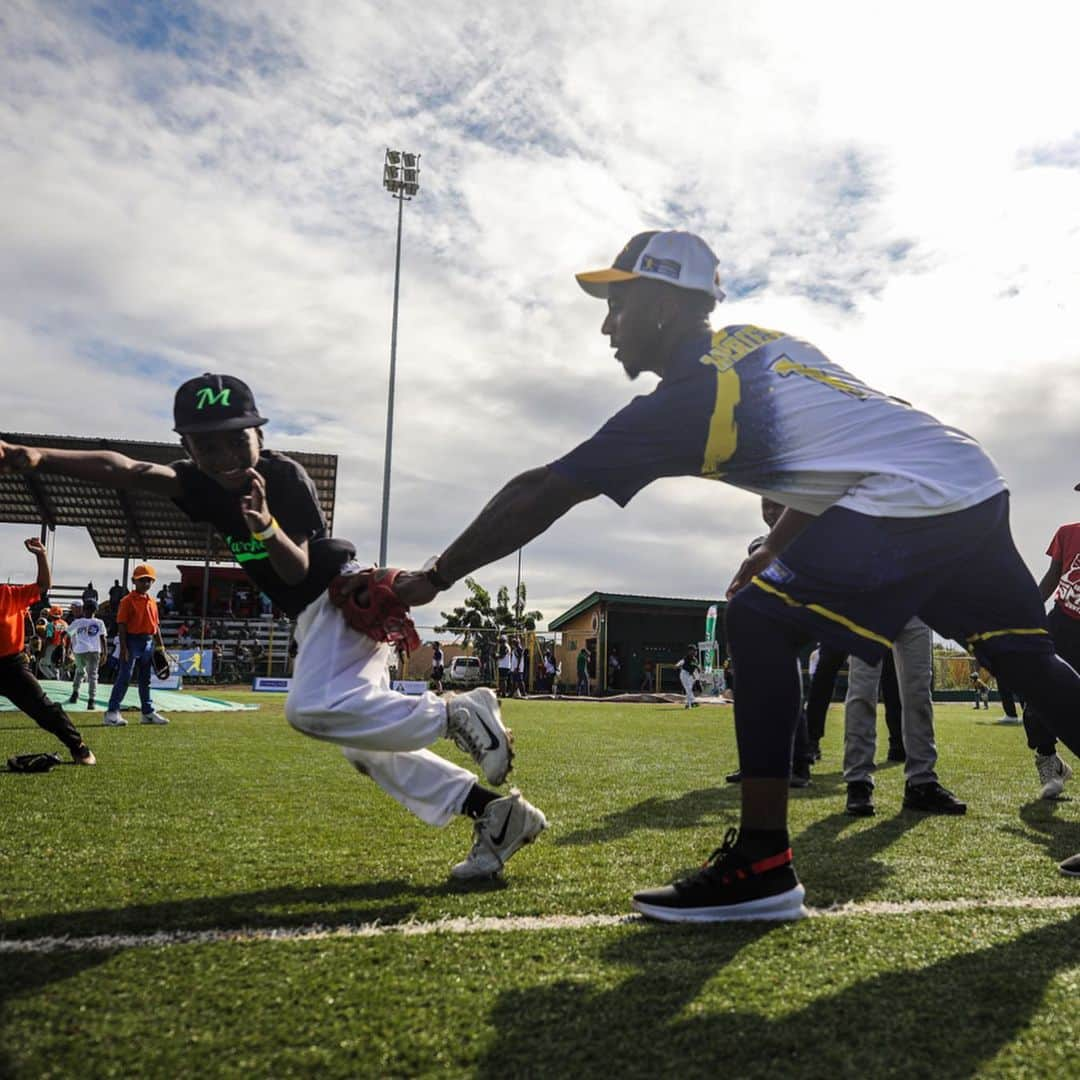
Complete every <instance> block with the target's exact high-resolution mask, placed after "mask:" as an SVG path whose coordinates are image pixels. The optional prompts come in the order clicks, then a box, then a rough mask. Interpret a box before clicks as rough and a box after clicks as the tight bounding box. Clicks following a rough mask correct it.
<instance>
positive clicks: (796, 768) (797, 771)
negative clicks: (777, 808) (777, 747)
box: [788, 761, 813, 788]
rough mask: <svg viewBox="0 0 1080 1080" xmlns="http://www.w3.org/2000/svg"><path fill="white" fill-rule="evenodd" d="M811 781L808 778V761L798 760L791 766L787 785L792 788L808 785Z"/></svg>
mask: <svg viewBox="0 0 1080 1080" xmlns="http://www.w3.org/2000/svg"><path fill="white" fill-rule="evenodd" d="M812 783H813V781H812V780H811V779H810V762H809V761H804V762H800V763H799V764H798V765H792V766H791V779H790V780H789V781H788V785H789V786H790V787H793V788H805V787H809V786H810V785H811V784H812Z"/></svg>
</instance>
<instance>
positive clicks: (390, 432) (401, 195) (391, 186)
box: [379, 147, 420, 566]
mask: <svg viewBox="0 0 1080 1080" xmlns="http://www.w3.org/2000/svg"><path fill="white" fill-rule="evenodd" d="M383 187H384V188H386V190H387V191H389V192H390V195H391V196H392V197H393V198H395V199H397V201H398V219H397V250H396V253H395V255H394V319H393V323H392V326H391V330H390V388H389V390H388V391H387V397H386V451H385V453H384V454H383V491H382V526H381V528H380V530H379V565H380V566H385V565H386V540H387V535H388V532H389V527H390V455H391V450H392V448H393V444H394V379H395V377H396V374H397V318H398V292H399V289H400V285H401V221H402V216H403V213H404V210H405V204H406V203H407V202H409V201H410V200H411V199H412V198H413V197H414V196H415V195H416V194H417V192H419V190H420V155H419V154H411V153H408V152H406V151H404V150H391V149H390V148H389V147H387V150H386V157H385V159H384V160H383Z"/></svg>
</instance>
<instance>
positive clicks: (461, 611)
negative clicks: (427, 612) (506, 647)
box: [435, 577, 544, 645]
mask: <svg viewBox="0 0 1080 1080" xmlns="http://www.w3.org/2000/svg"><path fill="white" fill-rule="evenodd" d="M465 587H466V588H467V589H468V590H469V595H468V596H467V597H466V598H465V603H464V604H459V605H458V606H457V607H456V608H454V610H453V611H443V612H441V613H440V614H441V615H442V620H443V622H442V625H441V626H436V627H435V630H436V632H438V633H447V632H449V633H452V634H458V635H460V636H461V640H462V644H463V645H475V644H479V643H480V642H482V641H484V640H485V638H488V639H490V638H492V637H494V635H495V633H513V632H514V631H517V630H535V629H536V623H537V621H538V620H540V619H542V618H543V617H544V613H543V612H542V611H526V610H525V600H526V595H527V594H526V591H525V582H524V581H523V582H522V583H521V584H520V585H519V586H518V592H517V603H516V604H515V605H514V606H513V607H511V606H510V590H509V588H508V587H507V586H505V585H503V586H502V587H501V588H500V589H499V591H498V592H497V593H496V594H495V604H494V606H492V603H491V593H489V592H488V591H487V589H485V588H484V587H483V586H482V585H481V584H480V583H479V582H478V581H477V580H476V579H475V578H471V577H468V578H466V579H465Z"/></svg>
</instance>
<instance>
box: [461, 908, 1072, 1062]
mask: <svg viewBox="0 0 1080 1080" xmlns="http://www.w3.org/2000/svg"><path fill="white" fill-rule="evenodd" d="M767 932H768V928H767V927H762V926H761V925H760V924H758V925H757V926H738V925H728V926H723V927H714V928H708V929H706V928H693V929H690V928H686V929H683V928H649V929H647V930H644V931H643V932H641V933H633V934H628V935H626V936H625V937H621V938H619V939H618V940H617V942H616V943H615V944H613V945H612V946H611V947H610V948H609V949H608V950H607V951H606V953H605V959H606V960H607V961H609V962H610V963H611V964H613V965H618V966H621V967H626V966H629V967H631V968H633V969H634V971H633V972H632V974H630V976H629V977H628V978H626V979H625V980H623V981H622V982H620V983H619V984H618V985H617V986H614V987H611V988H601V987H597V986H594V985H589V984H585V985H583V984H582V983H581V982H579V981H570V980H560V981H557V982H554V983H550V984H547V985H544V986H539V987H533V988H530V989H527V990H512V991H507V992H505V993H503V994H501V995H500V997H499V999H498V1000H497V1002H496V1004H495V1006H494V1008H493V1010H492V1012H491V1014H490V1016H489V1018H488V1019H489V1024H490V1026H491V1028H492V1029H493V1030H494V1031H495V1032H496V1033H497V1034H496V1041H495V1043H494V1045H493V1046H491V1048H490V1050H489V1051H488V1052H487V1054H486V1055H485V1057H484V1058H483V1059H482V1061H481V1062H480V1064H479V1067H478V1069H477V1073H476V1075H478V1076H480V1077H483V1078H492V1080H494V1078H496V1077H497V1078H500V1080H501V1078H502V1077H506V1076H515V1077H549V1076H564V1075H573V1076H575V1077H601V1078H604V1080H607V1078H610V1077H612V1076H619V1077H637V1076H648V1077H655V1076H670V1075H678V1076H679V1077H680V1078H686V1077H698V1076H700V1077H710V1078H713V1077H716V1076H722V1075H724V1074H725V1073H730V1074H733V1075H737V1076H740V1077H754V1076H762V1077H776V1076H786V1077H792V1076H814V1077H819V1076H829V1077H848V1076H850V1077H860V1078H862V1077H865V1076H867V1075H870V1076H876V1077H885V1076H900V1075H902V1076H934V1077H937V1078H939V1080H949V1078H960V1077H968V1076H971V1075H973V1074H975V1073H977V1072H978V1071H979V1069H980V1067H981V1066H982V1065H983V1064H984V1063H987V1062H989V1061H991V1060H993V1058H994V1057H995V1056H996V1055H997V1054H998V1053H999V1052H1000V1051H1002V1050H1003V1049H1005V1048H1007V1047H1008V1046H1009V1044H1010V1043H1011V1042H1012V1041H1013V1040H1014V1039H1015V1038H1016V1037H1017V1036H1018V1035H1019V1034H1020V1033H1022V1032H1023V1031H1024V1030H1025V1029H1026V1028H1027V1026H1028V1025H1029V1023H1030V1022H1031V1019H1032V1017H1033V1016H1034V1014H1035V1013H1036V1011H1037V1009H1038V1007H1039V1005H1040V1002H1041V1001H1042V999H1043V995H1044V993H1045V991H1046V987H1047V984H1048V983H1049V981H1050V980H1051V979H1052V978H1053V976H1054V975H1055V973H1056V972H1058V971H1062V970H1066V969H1068V968H1071V967H1073V966H1074V965H1076V964H1078V963H1080V916H1077V917H1074V918H1072V919H1069V920H1068V921H1066V922H1058V923H1055V924H1053V925H1050V926H1047V927H1044V928H1040V929H1038V930H1034V931H1031V932H1029V933H1027V934H1024V935H1022V936H1020V937H1019V938H1016V939H1014V940H1012V941H1009V942H1007V943H1003V944H999V945H994V946H992V947H990V948H986V949H980V950H978V951H975V952H969V953H965V954H964V955H962V956H954V957H949V958H948V959H945V960H941V961H939V962H938V963H934V964H929V965H926V966H924V967H919V968H911V969H908V970H901V971H890V972H886V973H884V974H880V975H876V976H874V977H872V978H868V979H865V980H863V981H861V982H858V983H855V984H853V985H850V986H847V987H845V988H844V989H842V990H841V991H839V992H838V993H835V994H832V995H830V996H827V997H821V998H818V999H817V1000H815V1001H813V1002H812V1003H810V1004H809V1005H806V1006H804V1007H803V1008H801V1009H798V1010H795V1011H789V1010H785V1009H784V1008H783V1005H782V1001H783V994H784V990H783V986H784V980H785V978H786V977H787V976H788V975H789V971H790V969H789V968H788V967H787V966H786V965H784V964H783V963H782V962H780V961H777V960H775V959H774V960H772V961H771V963H772V964H775V965H776V967H775V970H771V969H770V967H769V966H768V965H769V963H770V962H768V961H763V962H762V963H763V969H762V970H761V971H760V972H754V973H753V976H754V983H753V990H752V991H751V992H756V993H759V994H761V996H762V999H763V1002H764V1006H765V1008H767V1009H768V1010H769V1012H770V1013H772V1015H762V1013H761V1011H760V1010H755V1008H754V1003H752V1002H747V1003H745V1004H744V1003H743V1002H742V1000H741V999H740V1004H739V1005H738V1006H736V1007H734V1008H731V1009H730V1010H727V1011H722V1010H720V1009H716V1010H714V1011H710V1012H706V1011H701V1010H699V1009H697V1008H696V1000H697V998H698V997H699V995H700V994H701V992H702V989H703V988H704V987H705V985H706V983H708V982H709V981H711V980H715V979H724V978H727V977H728V976H727V973H726V972H725V968H728V967H729V966H730V965H732V962H733V960H735V958H736V957H737V955H738V953H739V952H740V950H741V949H743V948H744V947H746V946H749V945H751V944H752V943H754V942H755V941H757V940H758V939H759V938H761V937H762V936H763V935H764V934H765V933H767ZM792 947H794V946H792ZM752 962H753V961H752V960H751V961H749V963H752ZM797 965H798V959H796V960H795V961H794V962H793V965H792V967H796V968H797ZM730 977H731V978H732V979H741V980H745V979H746V978H747V973H746V971H745V969H744V968H743V966H742V962H740V965H739V970H738V971H735V972H732V974H731V976H730ZM770 986H771V988H772V989H771V991H770V990H769V989H768V988H769V987H770ZM748 996H749V995H748Z"/></svg>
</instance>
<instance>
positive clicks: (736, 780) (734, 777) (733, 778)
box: [724, 769, 742, 784]
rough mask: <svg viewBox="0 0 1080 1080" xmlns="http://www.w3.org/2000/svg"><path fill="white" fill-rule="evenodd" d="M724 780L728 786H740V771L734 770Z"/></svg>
mask: <svg viewBox="0 0 1080 1080" xmlns="http://www.w3.org/2000/svg"><path fill="white" fill-rule="evenodd" d="M724 779H725V780H726V781H727V783H729V784H741V783H742V769H736V770H735V771H734V772H729V773H728V774H727V776H725V777H724Z"/></svg>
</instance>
